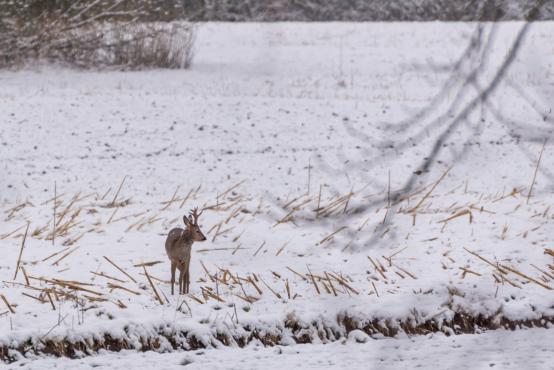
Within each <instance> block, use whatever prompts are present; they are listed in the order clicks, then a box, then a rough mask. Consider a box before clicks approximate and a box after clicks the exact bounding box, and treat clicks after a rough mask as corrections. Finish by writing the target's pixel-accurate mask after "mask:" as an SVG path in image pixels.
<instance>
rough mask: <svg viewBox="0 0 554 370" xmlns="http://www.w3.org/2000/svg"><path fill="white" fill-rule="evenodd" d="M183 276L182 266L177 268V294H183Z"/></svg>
mask: <svg viewBox="0 0 554 370" xmlns="http://www.w3.org/2000/svg"><path fill="white" fill-rule="evenodd" d="M184 278H185V274H184V271H183V269H182V266H180V268H179V294H183V280H184Z"/></svg>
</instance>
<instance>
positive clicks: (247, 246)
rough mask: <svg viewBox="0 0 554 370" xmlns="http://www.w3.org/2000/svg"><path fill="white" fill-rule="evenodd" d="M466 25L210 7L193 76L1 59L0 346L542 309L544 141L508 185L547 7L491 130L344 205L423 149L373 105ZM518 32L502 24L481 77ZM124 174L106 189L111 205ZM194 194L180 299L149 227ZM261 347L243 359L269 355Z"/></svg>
mask: <svg viewBox="0 0 554 370" xmlns="http://www.w3.org/2000/svg"><path fill="white" fill-rule="evenodd" d="M474 27H475V25H470V24H420V25H411V24H363V25H360V24H358V25H356V24H325V25H317V24H264V25H258V24H242V25H241V24H208V25H204V26H203V27H201V28H200V34H199V37H198V42H197V56H196V59H195V65H194V67H193V69H192V70H190V71H147V72H136V73H120V72H103V73H95V72H86V73H84V72H75V71H66V70H57V69H52V68H43V69H40V70H36V71H35V70H31V71H28V70H27V71H20V72H0V150H1V152H0V153H1V163H0V166H1V169H2V172H3V176H2V178H1V179H0V206H1V208H2V210H3V211H4V213H3V215H2V219H1V220H0V243H1V248H2V251H3V256H4V258H3V259H2V260H1V261H0V280H1V281H2V282H1V283H0V294H2V295H3V296H4V297H5V298H6V301H7V302H9V304H10V306H11V310H13V311H14V313H12V312H11V311H10V307H8V306H7V305H6V304H5V303H4V302H3V301H0V344H4V345H13V346H17V344H18V343H21V342H24V341H25V340H27V339H29V338H34V340H35V341H36V343H39V342H40V340H46V339H63V338H66V339H67V338H70V339H73V340H78V339H83V338H84V339H87V338H92V337H94V336H95V335H98V334H99V333H110V334H111V335H112V336H115V337H122V336H131V337H132V336H133V335H145V336H148V335H155V333H156V330H158V328H160V327H164V326H166V325H169V327H171V328H175V329H181V330H185V331H189V332H194V333H196V334H197V335H198V336H199V337H200V338H204V339H205V340H206V341H207V342H209V338H210V335H213V334H214V332H215V331H230V332H233V331H234V330H238V329H236V328H235V323H236V322H237V321H238V322H239V323H241V324H243V325H244V324H246V323H252V325H258V326H262V327H265V328H267V330H268V331H269V332H272V331H279V330H281V329H282V326H283V322H284V320H285V319H286V318H287V317H289V318H290V317H291V316H294V317H296V318H297V319H298V320H299V321H300V322H302V323H310V322H314V321H317V322H323V323H325V324H326V325H329V326H333V325H335V324H336V321H337V320H336V318H337V315H339V314H344V313H348V314H349V315H351V316H354V317H359V318H360V320H362V321H363V320H368V321H369V320H371V319H373V318H377V319H389V320H392V321H395V320H412V321H413V322H416V323H417V322H422V321H425V320H428V319H431V318H433V319H437V320H443V319H444V320H448V319H449V318H450V317H451V315H452V312H453V311H452V310H453V309H458V310H463V311H466V312H469V313H471V314H478V313H482V314H485V315H495V314H500V315H503V316H504V317H507V318H509V319H512V320H526V319H538V318H541V317H543V316H550V317H552V316H554V308H553V307H554V295H553V293H552V290H550V289H551V288H554V283H553V282H552V280H553V279H552V276H551V275H552V274H553V273H554V271H553V270H552V269H553V268H554V266H553V265H554V261H553V257H552V256H550V255H548V254H546V253H545V252H547V250H548V249H552V242H551V239H550V235H552V232H554V224H553V212H554V207H553V209H551V205H552V199H551V195H552V191H553V189H554V188H553V187H552V179H553V175H554V174H553V173H552V172H551V170H550V169H551V168H552V165H553V164H554V156H553V155H552V154H551V150H552V147H551V144H552V142H549V143H548V144H547V146H546V149H545V152H544V155H543V157H542V161H541V166H540V170H539V172H538V175H537V178H536V182H535V184H534V188H533V196H532V197H531V198H530V200H529V201H527V194H528V191H529V187H530V185H531V182H532V178H533V173H534V170H535V167H536V163H537V158H538V155H539V152H540V150H541V144H542V142H541V140H538V142H525V141H520V140H519V138H518V137H519V136H518V135H521V134H522V132H523V133H528V132H531V133H533V134H536V135H537V136H538V137H540V135H543V136H544V135H546V134H550V130H551V117H550V113H549V112H550V111H549V109H550V110H551V104H552V103H551V102H552V99H551V97H552V96H553V95H554V84H553V82H552V81H553V76H554V67H553V65H552V64H551V63H549V62H548V61H549V60H552V57H554V48H553V47H552V45H554V43H552V39H553V38H554V36H553V35H554V32H553V31H554V24H551V23H541V24H537V25H535V26H534V27H533V28H532V29H531V32H530V33H529V35H528V36H527V38H526V40H525V42H526V43H525V46H524V48H523V50H522V52H521V53H520V55H519V56H518V58H517V60H516V62H515V64H514V65H513V67H512V69H511V70H510V72H509V74H508V77H509V81H511V82H510V83H506V84H505V86H504V87H503V88H502V89H501V90H499V93H497V94H496V95H495V97H494V105H495V106H496V107H497V108H498V109H499V110H501V112H502V113H503V114H504V115H505V116H507V117H510V119H511V120H512V121H510V122H511V123H510V125H508V124H506V123H499V122H498V120H496V119H495V117H492V116H490V115H489V116H487V115H485V116H483V117H479V119H483V120H484V124H483V127H482V131H480V132H476V131H475V130H474V128H473V127H472V125H471V124H470V123H467V124H464V125H462V126H461V127H460V128H459V129H458V130H456V132H455V133H454V135H453V137H452V138H451V139H450V140H449V141H448V142H447V143H446V144H445V149H444V150H443V152H442V154H441V155H440V156H439V158H438V160H437V162H436V163H435V165H434V166H433V168H432V171H431V172H430V173H424V174H422V176H421V179H420V180H419V181H418V183H417V186H416V187H415V190H414V194H413V195H412V196H411V197H409V198H407V199H404V200H403V201H401V202H399V203H398V204H394V205H392V206H391V207H390V208H388V209H387V207H384V206H383V205H382V204H381V205H376V206H374V207H370V208H368V209H367V210H366V211H365V212H363V213H361V214H356V215H351V216H348V211H349V210H352V209H353V207H355V206H363V205H365V204H367V203H368V202H371V201H373V200H374V199H378V198H380V197H381V198H382V197H383V196H384V194H386V193H387V188H388V185H387V183H388V180H387V178H388V173H389V171H390V177H391V180H390V183H391V185H390V188H391V189H392V190H393V191H394V190H395V189H398V188H400V187H401V186H402V185H404V183H405V181H406V180H407V178H408V177H409V176H410V175H411V173H412V172H413V171H415V170H416V169H417V168H418V164H419V163H420V161H421V160H422V159H423V158H424V157H426V156H427V155H428V153H429V151H430V148H431V146H432V145H433V143H434V139H435V138H436V136H437V135H436V133H437V130H438V131H439V132H440V130H439V129H437V128H436V127H434V128H433V127H432V126H430V127H428V129H426V130H423V132H418V131H419V130H421V127H412V128H411V129H409V130H407V131H405V132H404V133H403V134H402V135H398V134H396V133H395V132H394V131H393V130H391V127H390V125H385V124H383V122H400V121H401V120H402V119H405V118H407V117H411V116H413V115H414V114H415V113H416V112H417V110H418V109H419V108H421V107H422V106H424V105H425V104H426V103H428V102H429V101H430V100H431V99H432V97H433V96H434V95H435V94H436V93H437V91H439V89H440V87H441V86H442V84H443V83H444V82H445V81H446V79H447V77H448V74H445V73H437V71H436V70H432V69H430V67H429V66H430V65H435V64H444V63H449V62H452V61H454V60H456V58H457V57H458V56H459V55H460V54H461V53H462V51H463V48H464V47H465V44H466V43H467V41H468V37H469V36H470V34H471V32H472V31H473V29H474ZM519 27H521V25H520V24H517V23H510V24H505V25H503V26H501V27H500V30H499V33H498V40H499V42H498V43H496V44H495V47H494V48H493V49H492V54H491V57H490V61H489V62H488V68H487V69H485V71H484V73H483V75H482V76H480V78H482V80H483V81H486V80H487V78H488V77H489V76H490V75H491V74H492V71H494V69H495V67H496V66H497V64H498V63H497V62H496V61H497V60H501V58H502V57H503V56H504V54H505V53H506V49H507V46H508V45H509V42H510V40H513V37H514V35H515V33H516V32H517V30H518V29H519ZM521 89H523V91H524V93H522V92H521ZM452 98H453V97H450V96H445V97H444V100H445V101H444V102H442V103H441V104H442V105H445V104H447V102H448V101H449V99H452ZM529 101H533V102H535V103H533V104H530V103H529ZM518 122H525V123H527V124H530V125H532V126H533V129H526V130H523V129H521V128H520V127H518ZM439 128H440V126H439ZM360 132H362V133H363V135H362V134H360ZM411 138H417V139H414V140H413V142H410V140H411ZM404 139H406V140H407V142H409V145H405V146H399V147H395V146H393V147H389V146H387V145H386V144H387V141H388V140H398V141H402V140H404ZM383 143H385V145H384V146H383V145H381V144H383ZM464 150H465V155H464V156H463V158H459V156H458V154H459V152H460V151H464ZM450 167H452V168H451V169H450V171H449V172H448V173H447V174H446V175H445V177H444V178H441V176H442V175H443V174H445V173H446V171H447V169H448V168H450ZM124 178H125V181H124V183H123V185H122V187H121V191H120V192H119V193H118V194H117V199H116V203H118V204H120V206H119V207H108V205H109V204H108V203H110V202H111V201H112V200H113V199H114V197H115V196H116V192H117V189H118V187H119V185H120V184H121V182H122V180H123V179H124ZM308 179H309V181H308ZM439 179H440V181H438V180H439ZM308 182H309V184H310V186H309V188H308ZM54 183H56V192H57V194H58V195H60V196H59V198H58V202H57V203H56V207H55V208H56V209H55V210H54V204H53V203H54V202H53V201H52V198H53V196H54ZM434 184H436V187H434V186H433V185H434ZM235 185H238V186H236V187H234V186H235ZM320 189H321V196H320V195H319V194H320ZM227 190H229V191H227ZM308 190H309V194H306V193H307V192H308ZM349 192H352V195H348V194H349ZM426 195H428V197H426ZM173 197H174V201H172V202H170V203H169V205H168V203H167V201H168V200H170V199H172V198H173ZM127 199H130V200H129V202H126V200H127ZM183 200H185V201H184V202H183ZM121 202H123V203H121ZM164 202H165V203H164ZM420 202H421V203H420ZM318 204H319V207H320V209H323V208H325V207H326V206H329V208H327V209H324V210H323V211H320V212H316V211H314V210H315V209H317V208H318ZM333 204H335V205H334V206H333ZM166 206H167V207H166ZM193 206H200V207H202V206H205V207H208V209H207V210H206V211H205V213H204V215H203V216H202V219H201V222H200V223H201V226H202V229H203V230H204V231H205V232H206V233H207V234H208V242H206V243H204V244H197V245H195V246H194V248H195V253H194V256H193V262H192V266H191V268H192V273H191V275H192V280H193V282H192V286H191V292H192V295H190V296H187V297H186V298H184V299H185V302H186V304H183V298H180V297H177V296H173V297H172V296H171V295H170V294H169V285H168V284H167V280H168V279H169V267H168V264H167V262H166V257H165V254H164V250H163V242H164V237H165V235H166V233H167V231H168V230H169V229H170V228H172V227H174V226H175V225H180V224H181V223H182V222H181V217H182V215H183V214H184V213H185V212H187V211H188V209H190V208H191V207H193ZM416 206H417V207H416ZM414 207H415V208H416V210H415V212H414V211H413V210H414ZM54 212H56V215H57V216H56V218H57V234H56V237H55V241H54V242H53V241H52V228H53V223H52V216H53V213H54ZM414 214H416V216H415V218H414ZM288 216H290V217H288ZM316 216H317V217H316ZM454 216H455V217H454ZM384 219H386V220H387V222H388V223H387V227H386V228H381V227H380V225H381V224H383V220H384ZM279 220H281V221H283V222H279ZM27 222H29V223H30V226H29V235H28V237H27V239H26V243H25V248H24V249H23V251H22V254H21V263H20V266H22V267H23V268H24V269H20V270H19V271H18V275H17V278H15V279H14V274H15V270H16V265H17V261H18V257H19V254H20V251H21V242H22V238H23V234H24V230H25V226H26V223H27ZM64 230H65V231H64ZM334 232H336V234H335V235H334V236H332V237H331V236H330V235H331V234H332V233H334ZM260 246H262V247H261V248H260ZM471 252H474V253H476V254H471ZM68 253H69V254H68ZM54 254H55V255H54ZM104 256H105V257H107V258H108V259H109V260H110V261H112V262H114V263H115V264H116V265H117V266H119V267H121V268H122V269H123V270H125V271H126V273H127V274H128V275H126V274H124V273H122V272H121V271H120V270H118V269H117V268H116V267H115V266H114V265H112V264H111V263H110V262H109V261H108V259H106V258H104ZM479 256H481V257H483V258H485V259H486V260H488V261H490V262H491V264H487V263H486V262H484V261H483V260H482V259H480V258H479ZM368 257H371V260H370V258H368ZM156 261H162V263H157V264H152V265H148V266H147V269H148V273H149V274H151V275H152V277H153V278H154V279H153V281H154V284H155V286H156V290H157V291H158V293H159V295H160V299H161V301H162V302H163V305H162V304H160V302H159V301H158V300H157V298H156V295H155V294H154V292H153V290H152V288H151V285H150V284H149V282H148V281H147V279H146V277H145V275H144V268H143V267H142V266H141V265H140V264H141V263H144V262H156ZM200 262H202V263H203V264H204V266H205V267H206V269H204V268H203V267H202V264H201V263H200ZM374 263H375V265H376V266H377V267H375V265H374ZM464 269H466V270H464ZM499 269H500V270H499ZM207 272H209V274H210V276H208V274H207ZM25 275H27V278H28V280H29V281H28V282H27V281H26V276H25ZM101 275H103V276H101ZM216 275H217V276H216ZM237 275H238V276H239V277H240V278H237ZM310 275H313V276H314V279H311V276H310ZM216 277H217V278H216ZM55 279H57V280H55ZM239 281H240V283H239ZM314 281H315V282H314ZM87 284H90V285H87ZM241 285H242V286H241ZM316 286H317V287H316ZM75 287H77V288H78V289H77V291H76V290H75ZM83 289H86V290H83ZM46 292H48V293H49V295H50V297H48V294H47V293H46ZM50 299H51V300H52V301H50ZM218 299H219V301H218ZM249 300H250V302H247V301H249ZM129 328H130V329H129ZM525 333H531V332H524V334H517V335H518V337H517V338H520V337H521V336H525V335H526V334H525ZM533 333H534V331H533ZM540 333H543V332H542V331H541V332H540ZM487 335H488V334H487ZM491 335H492V337H490V338H493V339H492V343H494V341H495V340H496V339H494V338H497V337H496V336H494V335H495V334H491ZM510 335H512V334H510ZM545 335H546V334H545ZM464 338H466V337H464ZM482 338H489V337H482ZM131 339H132V338H131ZM445 340H446V339H445ZM448 340H452V339H448ZM460 340H465V339H460ZM420 341H424V339H416V343H418V342H420ZM470 341H471V339H468V342H470ZM539 342H540V341H539ZM386 343H396V342H394V341H387V342H386ZM402 343H404V342H402ZM430 343H432V342H429V344H428V345H429V346H432V344H430ZM440 343H442V342H440ZM380 345H381V344H374V345H369V344H367V346H371V351H377V349H376V348H377V347H378V346H380ZM387 345H388V344H386V345H385V346H387ZM391 345H392V344H391ZM405 345H406V346H407V347H406V348H412V347H410V346H413V344H411V342H408V341H407V342H405ZM468 345H469V343H468ZM492 345H494V344H492ZM334 346H335V347H329V348H343V347H340V345H338V344H337V345H334ZM302 348H304V347H302ZM310 348H312V347H310ZM313 348H314V349H313V351H322V352H325V351H326V350H325V349H324V348H326V347H319V346H316V347H313ZM379 348H381V347H379ZM162 349H167V348H166V347H163V346H162ZM407 350H408V349H407ZM259 351H260V352H255V351H253V350H247V351H246V352H245V353H247V354H246V355H245V356H247V357H248V356H252V358H255V356H256V353H267V354H274V351H275V350H274V349H267V350H265V349H263V350H262V349H260V350H259ZM286 351H289V349H287V350H286ZM286 351H285V352H286ZM291 351H294V350H293V349H291ZM299 351H302V350H299ZM310 351H311V349H310ZM231 352H232V351H231ZM210 353H215V351H210ZM218 353H219V352H218ZM221 353H222V354H221V356H226V355H225V354H226V353H228V352H221ZM229 353H230V352H229ZM371 353H375V356H377V354H376V353H377V352H371ZM371 353H370V354H369V355H370V356H373V354H371ZM126 356H127V355H124V356H122V360H121V361H126V360H125V358H126ZM144 356H146V358H147V359H154V358H156V356H157V355H154V354H146V355H144ZM164 356H168V357H170V358H172V359H174V360H173V361H178V359H179V358H181V357H182V356H183V355H182V354H181V355H164ZM172 356H175V357H172ZM218 356H219V355H218ZM287 356H288V355H287ZM290 358H291V361H295V359H294V357H293V356H291V357H290ZM372 358H373V357H372ZM520 360H521V361H523V359H520ZM48 361H50V360H48ZM48 361H47V362H48ZM89 361H90V362H89ZM92 361H93V360H92V359H91V360H86V363H87V364H88V363H90V364H92ZM107 361H111V360H107ZM153 361H154V360H153ZM210 361H211V360H210ZM263 361H266V360H263ZM267 361H272V360H271V359H267ZM513 361H516V362H517V361H518V360H517V359H515V358H514V359H513ZM200 362H201V360H198V363H200ZM48 363H49V364H52V366H53V364H55V362H48ZM314 366H315V365H314ZM537 366H539V364H538V363H537ZM539 367H540V366H539Z"/></svg>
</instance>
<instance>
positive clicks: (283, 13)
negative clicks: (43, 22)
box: [0, 0, 554, 21]
mask: <svg viewBox="0 0 554 370" xmlns="http://www.w3.org/2000/svg"><path fill="white" fill-rule="evenodd" d="M74 3H78V4H77V5H76V7H86V6H88V5H90V4H92V3H98V4H97V9H100V8H102V7H103V8H104V9H107V8H109V7H111V6H112V5H113V3H114V1H113V0H105V1H98V0H81V1H79V0H73V1H70V0H4V1H0V13H1V14H2V16H3V17H22V16H36V15H38V14H40V13H41V12H43V11H45V10H48V9H52V8H57V7H60V4H62V5H67V6H69V5H71V4H74ZM121 3H122V5H121V7H120V9H123V10H126V11H133V12H135V13H138V17H139V19H140V20H142V21H171V20H176V19H190V20H194V21H434V20H442V21H494V20H522V19H524V16H525V9H529V8H530V7H532V6H533V4H534V3H536V0H135V1H121ZM98 5H100V6H98ZM114 16H115V14H114ZM536 19H537V20H552V19H554V1H544V4H543V5H542V7H541V11H540V13H539V14H538V16H537V18H536Z"/></svg>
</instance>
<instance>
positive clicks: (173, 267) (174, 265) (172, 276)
mask: <svg viewBox="0 0 554 370" xmlns="http://www.w3.org/2000/svg"><path fill="white" fill-rule="evenodd" d="M176 269H177V264H176V263H174V262H173V261H171V295H173V294H174V292H173V287H174V286H175V270H176Z"/></svg>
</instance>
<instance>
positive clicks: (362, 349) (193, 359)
mask: <svg viewBox="0 0 554 370" xmlns="http://www.w3.org/2000/svg"><path fill="white" fill-rule="evenodd" d="M551 336H552V334H551V332H550V331H549V330H548V329H530V330H523V331H518V332H508V333H507V332H504V331H494V332H488V333H485V334H479V335H460V336H454V337H445V336H444V335H442V334H439V335H429V336H422V337H415V338H412V339H390V338H388V339H383V340H378V341H373V340H370V341H368V342H366V343H357V342H355V341H350V340H345V341H341V342H335V343H332V344H324V345H321V344H301V345H296V346H289V347H281V346H279V347H255V346H252V347H248V348H244V349H240V350H237V349H233V348H220V349H209V350H199V351H192V352H190V353H186V354H184V353H182V352H180V353H179V352H173V353H165V354H159V353H156V352H145V353H139V354H137V353H136V352H135V351H125V352H122V353H116V354H104V355H101V356H97V357H86V358H83V359H78V360H68V359H44V360H37V361H21V362H20V363H16V364H14V365H11V366H9V365H8V367H7V368H8V369H44V370H46V369H72V370H84V369H93V368H94V369H136V370H140V369H153V368H155V369H159V370H165V369H167V370H170V369H177V368H182V366H186V369H187V370H188V369H199V370H200V369H213V370H216V369H241V370H247V369H296V368H302V369H349V370H358V369H359V370H367V369H395V370H401V369H428V368H430V367H431V366H432V367H434V368H439V369H450V370H455V369H491V368H492V369H504V370H506V369H529V370H535V369H553V368H554V365H553V364H552V358H553V356H554V348H553V347H552V345H551V344H550V343H549V342H551ZM530 338H531V340H530ZM477 348H478V349H479V350H478V351H477V350H476V349H477Z"/></svg>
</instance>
